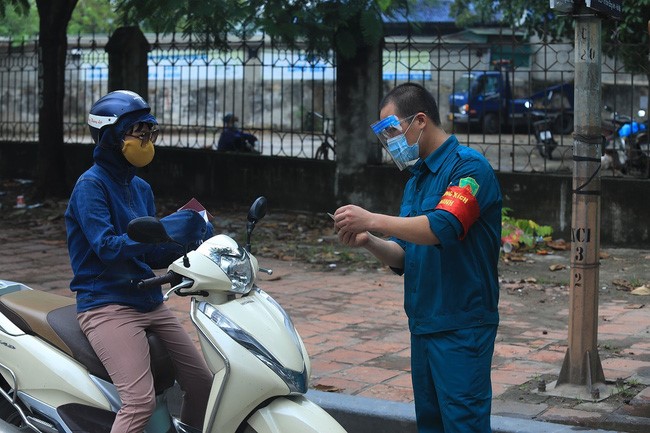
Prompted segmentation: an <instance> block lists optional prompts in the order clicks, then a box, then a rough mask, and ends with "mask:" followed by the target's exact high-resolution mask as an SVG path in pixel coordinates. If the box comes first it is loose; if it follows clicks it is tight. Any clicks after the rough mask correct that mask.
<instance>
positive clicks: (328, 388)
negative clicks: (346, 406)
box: [314, 384, 343, 392]
mask: <svg viewBox="0 0 650 433" xmlns="http://www.w3.org/2000/svg"><path fill="white" fill-rule="evenodd" d="M314 389H317V390H319V391H324V392H341V391H343V390H342V389H341V388H339V387H337V386H333V385H321V384H316V385H314Z"/></svg>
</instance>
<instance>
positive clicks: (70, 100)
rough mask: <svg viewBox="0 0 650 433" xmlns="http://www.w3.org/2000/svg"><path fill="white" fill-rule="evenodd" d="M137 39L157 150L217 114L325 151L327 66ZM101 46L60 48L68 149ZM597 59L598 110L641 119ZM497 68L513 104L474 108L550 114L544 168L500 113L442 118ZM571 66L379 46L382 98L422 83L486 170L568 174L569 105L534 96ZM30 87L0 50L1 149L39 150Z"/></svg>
mask: <svg viewBox="0 0 650 433" xmlns="http://www.w3.org/2000/svg"><path fill="white" fill-rule="evenodd" d="M147 39H148V40H149V42H150V44H151V48H152V49H151V51H150V53H149V55H148V65H149V94H148V95H147V96H148V101H149V103H150V105H151V106H152V111H153V113H154V114H155V115H156V117H157V118H158V120H159V122H160V124H161V129H162V135H161V140H160V143H159V144H160V145H164V146H178V147H186V148H192V149H201V148H213V149H214V148H216V144H217V141H218V139H219V135H220V133H221V130H222V126H223V122H222V118H223V116H224V115H225V114H226V113H234V114H235V115H236V116H238V117H239V119H240V124H241V126H242V127H243V129H244V130H246V131H247V132H250V133H253V134H255V135H256V136H257V137H258V138H259V142H258V146H259V149H260V150H261V151H262V153H263V154H266V155H278V156H292V157H306V158H314V157H317V150H318V148H319V147H320V146H321V145H322V143H323V141H324V140H325V139H326V138H327V139H328V140H329V141H330V142H333V141H334V139H333V138H331V137H334V136H335V130H336V118H335V110H334V107H335V100H336V94H335V82H336V60H335V57H334V56H333V55H332V56H331V58H329V59H324V58H313V57H310V56H308V55H307V53H306V52H304V51H303V50H300V49H288V48H286V47H284V46H281V45H278V44H276V43H275V42H274V41H273V40H271V39H270V38H268V37H266V36H264V35H260V36H257V37H253V38H251V39H248V40H245V41H233V42H232V44H231V46H230V49H229V50H228V51H216V50H211V49H206V48H205V47H204V46H203V44H202V43H201V42H200V41H198V40H193V38H191V37H189V38H186V37H180V36H175V35H171V36H166V37H162V36H159V35H147ZM107 41H108V38H107V37H105V36H104V37H98V36H94V37H77V38H71V39H70V41H69V55H68V57H67V59H68V60H67V64H66V81H65V95H66V96H65V103H64V123H65V125H64V131H65V140H66V142H82V143H83V142H88V143H90V137H89V135H88V133H87V129H86V123H85V121H86V115H87V111H88V108H89V107H90V105H91V104H92V102H93V101H95V100H96V99H98V98H99V97H100V96H102V95H103V94H105V93H106V92H107V87H108V54H107V53H106V52H105V51H104V46H105V45H106V42H107ZM640 51H642V50H640ZM603 59H604V63H603V68H602V69H603V74H602V83H603V103H604V104H606V105H609V106H611V107H614V109H615V110H616V111H618V112H623V113H625V114H627V115H631V116H633V115H634V113H636V112H637V110H638V109H639V108H645V109H646V110H647V105H648V82H647V78H646V77H645V76H640V75H634V74H630V73H627V72H625V71H624V70H623V66H622V62H621V61H620V60H619V59H618V56H616V55H614V56H604V57H603ZM503 60H507V61H509V63H510V70H509V71H508V72H505V73H502V74H501V76H502V79H504V78H505V76H506V75H507V77H508V82H509V87H510V91H511V93H512V95H511V96H512V98H505V91H504V90H503V89H500V88H496V87H495V88H493V89H491V93H489V92H488V93H486V94H485V95H487V96H485V97H484V100H488V99H490V98H492V99H494V98H497V99H498V100H500V101H501V103H502V104H504V103H506V102H504V99H509V101H507V102H508V103H510V102H511V101H510V100H512V101H515V100H517V102H521V100H525V101H526V100H527V101H529V102H530V103H531V104H534V107H533V109H535V110H537V112H545V113H551V114H552V119H553V120H554V121H557V124H556V125H555V128H556V134H555V139H556V141H557V144H558V146H557V148H556V149H555V150H554V152H553V154H552V159H549V158H548V157H543V156H542V155H541V153H540V152H539V149H540V147H539V146H538V145H537V144H538V143H537V140H536V138H535V135H534V134H533V132H534V131H533V127H532V123H531V121H530V119H529V118H527V117H526V118H524V119H523V120H524V121H523V122H520V124H518V125H512V124H511V123H512V122H510V121H511V120H512V119H513V118H515V117H516V113H514V112H512V111H510V112H509V111H507V110H506V111H503V110H502V111H501V112H500V113H499V114H498V115H497V117H496V118H494V117H493V118H491V120H492V123H491V124H490V123H486V116H485V115H484V116H482V117H480V118H479V119H478V120H477V123H476V124H470V125H467V126H466V125H464V123H462V124H461V123H460V121H461V120H462V119H461V118H460V117H458V116H459V115H456V116H457V117H455V118H454V119H453V120H452V119H450V117H449V113H451V112H458V110H459V107H458V106H457V105H458V104H456V103H455V101H456V99H457V98H458V95H459V94H460V93H462V92H461V90H462V89H464V88H467V87H468V86H470V85H472V82H474V81H475V80H478V81H480V77H479V76H480V75H486V76H487V74H485V72H486V71H490V70H493V69H494V64H495V63H498V62H502V61H503ZM573 61H574V52H573V46H572V44H570V43H565V44H557V43H553V44H551V43H545V42H544V41H543V40H532V41H530V40H524V38H523V35H521V34H518V33H516V32H510V33H507V34H502V33H500V32H498V31H497V32H495V31H493V30H492V31H482V32H481V31H478V30H473V31H466V32H461V33H457V34H453V35H434V36H420V37H387V38H386V40H385V49H384V64H383V80H384V84H385V85H384V89H385V91H388V90H389V89H390V88H392V87H393V86H394V85H396V84H398V83H401V82H405V81H415V82H419V83H420V84H423V85H424V86H425V87H427V88H428V89H429V90H431V92H432V93H433V94H434V95H435V96H436V98H437V100H438V102H439V106H440V113H441V116H442V117H443V125H444V127H445V128H446V129H447V130H449V131H452V130H453V131H454V132H455V133H456V135H457V136H458V137H459V140H460V141H461V142H463V143H464V144H467V145H469V146H471V147H474V148H476V149H478V150H480V151H481V152H482V153H483V154H484V155H486V156H487V157H488V159H489V160H490V161H491V163H492V165H493V167H494V168H495V169H496V170H503V171H569V170H571V169H572V162H571V153H572V145H573V139H572V137H571V135H570V133H571V131H570V129H571V128H570V127H569V126H572V124H573V117H572V100H571V99H572V98H571V97H570V95H569V94H567V93H565V92H564V90H562V89H563V88H562V87H557V88H556V91H555V92H551V95H549V94H548V92H545V91H544V89H548V88H549V87H552V86H559V85H561V84H563V83H569V84H572V81H573V74H574V64H573ZM477 77H479V78H477ZM485 80H486V83H487V82H488V81H489V79H488V78H486V79H485ZM492 84H494V83H492ZM485 85H486V86H488V87H489V84H485ZM494 85H495V86H496V85H497V84H494ZM500 85H501V86H503V85H505V84H504V83H503V82H502V83H501V84H500ZM38 86H39V81H38V44H37V42H36V41H26V42H21V43H17V44H16V43H13V44H12V43H6V44H2V43H0V140H5V141H20V142H22V141H36V140H37V138H38V137H37V134H38V128H37V122H38V93H39V88H38ZM534 96H536V98H533V97H534ZM450 101H451V102H450ZM513 103H514V102H513ZM495 122H496V125H497V126H496V128H497V129H496V130H495V129H494V124H495ZM330 157H331V153H330Z"/></svg>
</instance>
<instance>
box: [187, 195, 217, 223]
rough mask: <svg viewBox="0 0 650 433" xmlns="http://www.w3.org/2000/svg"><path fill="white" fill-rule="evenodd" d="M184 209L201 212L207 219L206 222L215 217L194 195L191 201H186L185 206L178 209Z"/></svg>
mask: <svg viewBox="0 0 650 433" xmlns="http://www.w3.org/2000/svg"><path fill="white" fill-rule="evenodd" d="M184 209H192V210H195V211H197V212H198V213H200V214H201V215H202V216H203V218H204V219H205V221H206V222H210V220H212V219H214V217H213V216H212V215H211V214H210V212H208V211H207V210H206V208H205V207H203V205H202V204H201V203H199V201H198V200H197V199H195V198H194V197H192V199H191V200H190V201H188V202H187V203H185V204H184V205H183V206H181V207H180V208H179V209H178V210H184Z"/></svg>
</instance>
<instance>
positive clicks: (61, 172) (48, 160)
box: [35, 0, 78, 199]
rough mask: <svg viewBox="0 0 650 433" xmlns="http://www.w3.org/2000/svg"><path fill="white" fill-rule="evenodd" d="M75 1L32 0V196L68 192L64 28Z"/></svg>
mask: <svg viewBox="0 0 650 433" xmlns="http://www.w3.org/2000/svg"><path fill="white" fill-rule="evenodd" d="M77 1H78V0H36V5H37V7H38V15H39V17H40V23H39V68H38V79H39V108H38V115H39V122H38V157H37V161H36V173H37V174H36V184H35V185H36V191H35V194H36V197H35V198H36V199H44V198H61V197H65V196H67V194H68V193H69V189H68V185H67V183H66V176H65V158H64V153H63V96H64V84H65V60H66V54H67V48H68V40H67V34H66V32H67V28H68V22H69V21H70V17H71V16H72V11H73V10H74V8H75V6H76V5H77Z"/></svg>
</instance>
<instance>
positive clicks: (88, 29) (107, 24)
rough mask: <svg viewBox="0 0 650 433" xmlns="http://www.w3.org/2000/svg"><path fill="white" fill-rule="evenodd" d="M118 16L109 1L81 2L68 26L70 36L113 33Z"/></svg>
mask: <svg viewBox="0 0 650 433" xmlns="http://www.w3.org/2000/svg"><path fill="white" fill-rule="evenodd" d="M116 19H117V14H116V13H115V11H113V7H112V6H111V2H110V1H107V0H79V2H78V3H77V7H75V9H74V12H73V13H72V18H71V19H70V23H69V24H68V34H70V35H74V34H91V33H106V34H108V33H111V32H112V31H113V30H114V29H115V27H116V25H115V21H116Z"/></svg>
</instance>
